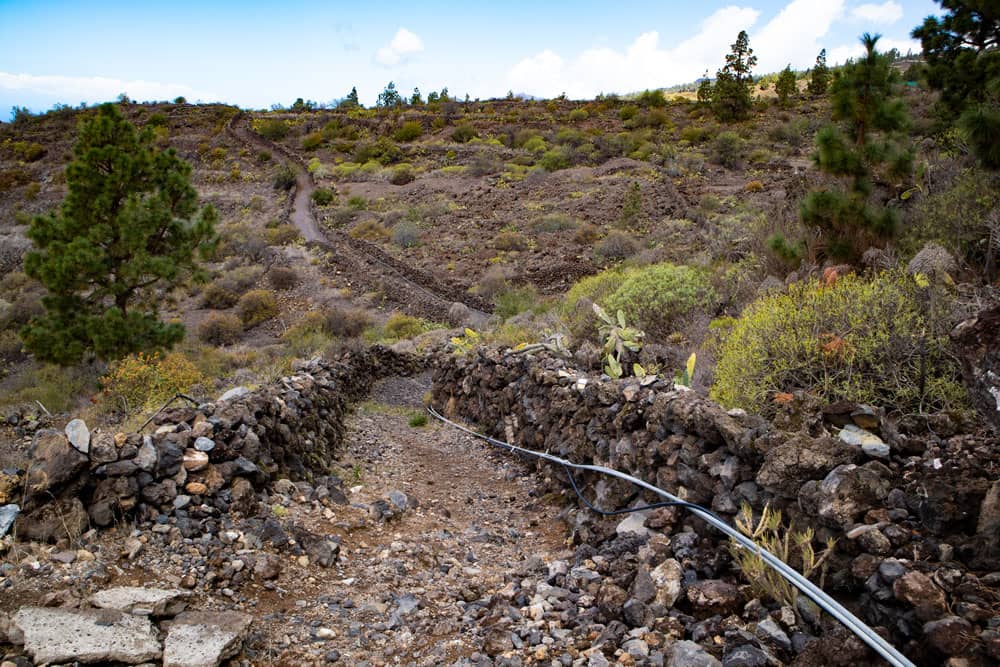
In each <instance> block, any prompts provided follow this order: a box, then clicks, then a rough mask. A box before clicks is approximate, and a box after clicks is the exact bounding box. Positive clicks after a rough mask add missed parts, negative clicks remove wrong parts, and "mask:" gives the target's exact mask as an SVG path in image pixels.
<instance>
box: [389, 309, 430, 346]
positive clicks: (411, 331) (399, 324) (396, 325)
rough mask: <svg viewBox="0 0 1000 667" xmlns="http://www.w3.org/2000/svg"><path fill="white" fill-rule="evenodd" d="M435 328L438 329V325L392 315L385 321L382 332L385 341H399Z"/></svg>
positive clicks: (417, 318)
mask: <svg viewBox="0 0 1000 667" xmlns="http://www.w3.org/2000/svg"><path fill="white" fill-rule="evenodd" d="M437 328H439V325H437V324H435V323H434V322H429V321H427V320H424V319H421V318H419V317H412V316H410V315H405V314H403V313H393V314H392V315H390V316H389V319H388V320H386V323H385V326H384V327H383V328H382V332H383V335H384V337H385V338H386V339H387V340H400V339H403V338H413V337H414V336H419V335H420V334H422V333H427V332H428V331H432V330H433V329H437Z"/></svg>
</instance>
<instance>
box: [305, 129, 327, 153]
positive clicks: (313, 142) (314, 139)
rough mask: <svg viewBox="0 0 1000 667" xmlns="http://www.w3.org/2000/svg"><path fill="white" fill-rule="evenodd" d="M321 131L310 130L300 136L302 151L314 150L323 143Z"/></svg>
mask: <svg viewBox="0 0 1000 667" xmlns="http://www.w3.org/2000/svg"><path fill="white" fill-rule="evenodd" d="M323 141H324V138H323V133H322V132H310V133H309V134H307V135H306V136H304V137H302V150H304V151H314V150H316V149H317V148H319V147H321V146H322V145H323Z"/></svg>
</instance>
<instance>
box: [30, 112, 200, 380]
mask: <svg viewBox="0 0 1000 667" xmlns="http://www.w3.org/2000/svg"><path fill="white" fill-rule="evenodd" d="M152 141H153V136H152V128H145V129H144V130H142V131H141V132H137V131H136V129H135V127H133V126H132V124H131V123H129V122H128V121H127V120H126V119H125V118H123V117H122V115H121V112H120V111H119V110H118V108H117V107H116V106H114V105H111V104H107V105H103V106H101V107H100V108H99V109H98V111H97V113H96V114H95V115H93V116H90V117H88V118H86V119H85V120H83V121H82V122H81V124H80V128H79V136H78V139H77V142H76V145H75V146H74V148H73V153H74V159H73V161H72V162H70V164H69V165H68V166H67V167H66V185H67V190H68V192H67V195H66V199H65V200H64V201H63V203H62V206H61V207H60V209H59V210H58V211H57V212H54V213H50V214H48V215H44V216H37V217H35V218H34V219H33V220H32V222H31V226H30V227H29V229H28V237H29V238H30V239H31V240H32V241H33V242H34V245H35V250H33V251H32V252H29V253H28V255H27V256H26V257H25V264H24V265H25V272H26V273H27V274H28V275H29V276H31V277H32V278H35V279H36V280H38V281H40V282H41V283H42V284H43V285H45V287H46V289H47V290H48V294H47V296H45V297H44V299H43V304H44V306H45V310H46V313H45V315H43V316H41V317H37V318H35V319H33V320H32V321H31V322H30V323H29V324H28V325H27V326H26V327H24V329H23V330H22V331H21V336H22V338H23V340H24V341H25V344H26V346H27V347H28V349H29V350H31V351H32V352H33V353H34V354H35V355H36V356H37V357H38V358H39V359H43V360H46V361H52V362H55V363H59V364H72V363H75V362H77V361H79V360H80V359H82V358H83V357H84V356H85V355H87V354H94V355H96V356H97V357H99V358H101V359H117V358H120V357H123V356H125V355H127V354H131V353H134V352H138V351H149V350H156V349H161V348H168V347H170V346H172V345H174V344H175V343H177V342H178V341H180V340H181V338H183V336H184V327H183V326H182V325H181V324H179V323H165V322H161V321H160V320H159V318H158V312H159V305H160V303H161V302H162V299H163V291H162V290H163V289H169V288H171V287H173V286H175V285H177V284H180V283H181V282H182V281H183V280H185V279H186V278H187V277H188V276H195V277H198V276H199V275H200V271H199V270H198V267H197V264H196V262H195V251H201V252H202V253H207V252H208V251H210V250H211V249H212V248H213V247H214V244H215V242H216V235H215V229H214V225H215V222H216V213H215V209H213V208H212V207H210V206H209V207H205V208H202V209H199V208H198V195H197V192H196V191H195V189H194V188H193V187H191V184H190V182H189V180H190V173H191V167H190V165H188V164H187V163H186V162H184V161H183V160H181V159H180V158H179V157H178V156H177V154H176V153H175V152H174V151H173V149H168V150H165V151H160V150H157V149H156V148H154V147H153V145H152Z"/></svg>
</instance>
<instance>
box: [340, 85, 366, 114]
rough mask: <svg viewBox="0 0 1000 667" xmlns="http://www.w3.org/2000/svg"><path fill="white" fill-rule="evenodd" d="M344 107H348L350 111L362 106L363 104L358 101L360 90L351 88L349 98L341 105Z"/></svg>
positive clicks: (355, 87)
mask: <svg viewBox="0 0 1000 667" xmlns="http://www.w3.org/2000/svg"><path fill="white" fill-rule="evenodd" d="M340 106H342V107H348V108H350V109H355V108H357V107H359V106H361V102H360V101H359V100H358V88H357V86H351V92H349V93H347V97H345V98H344V101H343V102H341V103H340Z"/></svg>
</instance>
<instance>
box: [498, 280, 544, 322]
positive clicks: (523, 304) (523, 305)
mask: <svg viewBox="0 0 1000 667" xmlns="http://www.w3.org/2000/svg"><path fill="white" fill-rule="evenodd" d="M540 301H541V296H540V295H539V294H538V290H537V289H535V287H534V286H533V285H524V286H521V287H510V288H508V289H505V290H502V291H500V292H498V293H497V294H496V296H495V297H494V302H495V304H496V311H495V312H496V314H497V316H499V317H500V319H501V320H506V319H508V318H510V317H514V316H515V315H517V314H518V313H525V312H528V311H535V310H536V309H539V310H540V309H541V307H540V305H539V302H540Z"/></svg>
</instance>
